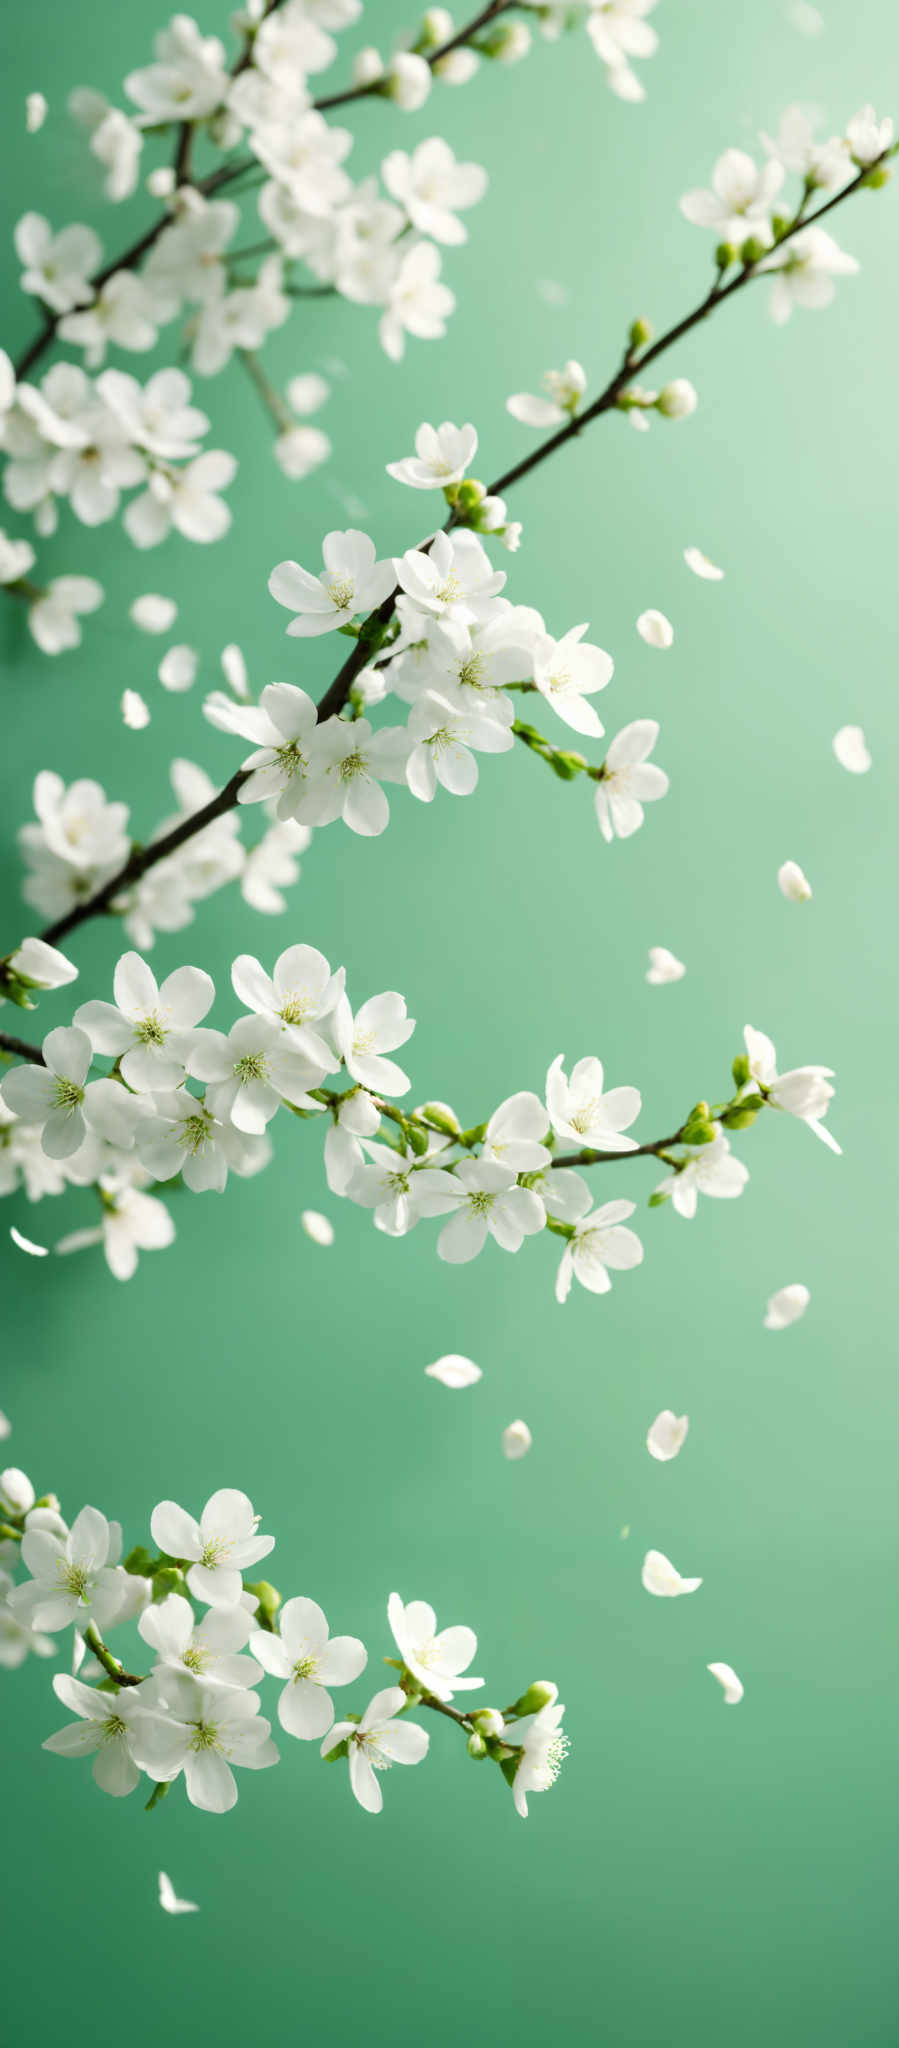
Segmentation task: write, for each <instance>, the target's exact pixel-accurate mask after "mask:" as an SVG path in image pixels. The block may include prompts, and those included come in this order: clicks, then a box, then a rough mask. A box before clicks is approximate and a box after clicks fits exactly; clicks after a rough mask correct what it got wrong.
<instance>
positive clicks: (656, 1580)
mask: <svg viewBox="0 0 899 2048" xmlns="http://www.w3.org/2000/svg"><path fill="white" fill-rule="evenodd" d="M641 1578H642V1581H643V1585H644V1586H645V1588H646V1591H647V1593H654V1594H655V1595H656V1598H657V1599H662V1600H675V1599H677V1597H678V1595H679V1594H681V1593H695V1592H696V1591H697V1589H698V1588H699V1587H700V1586H701V1585H702V1580H701V1579H682V1578H681V1575H680V1572H678V1571H675V1568H674V1566H673V1564H672V1563H671V1560H670V1558H667V1557H665V1556H664V1555H663V1553H662V1551H661V1550H647V1552H646V1556H645V1557H644V1559H643V1570H642V1572H641Z"/></svg>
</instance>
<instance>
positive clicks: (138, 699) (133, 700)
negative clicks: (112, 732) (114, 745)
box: [122, 690, 150, 732]
mask: <svg viewBox="0 0 899 2048" xmlns="http://www.w3.org/2000/svg"><path fill="white" fill-rule="evenodd" d="M122 718H123V720H124V722H125V724H126V725H129V726H130V727H131V730H132V732H142V731H143V729H144V726H145V725H149V723H150V711H149V707H148V705H146V704H145V703H144V700H143V697H142V696H141V694H140V691H139V690H123V691H122Z"/></svg>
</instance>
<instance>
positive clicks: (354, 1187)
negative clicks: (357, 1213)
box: [345, 1139, 455, 1237]
mask: <svg viewBox="0 0 899 2048" xmlns="http://www.w3.org/2000/svg"><path fill="white" fill-rule="evenodd" d="M364 1143H365V1151H366V1153H367V1154H368V1160H369V1162H370V1163H368V1164H366V1163H364V1162H363V1163H360V1164H359V1165H358V1166H357V1167H356V1169H355V1171H354V1173H353V1175H352V1178H351V1179H350V1181H349V1182H348V1184H347V1187H346V1189H345V1193H346V1194H347V1195H348V1196H349V1198H350V1201H351V1202H358V1203H359V1204H360V1205H361V1207H363V1208H366V1209H373V1210H374V1212H375V1223H376V1225H377V1228H378V1229H379V1230H383V1231H384V1232H385V1233H386V1235H387V1236H388V1237H405V1235H406V1233H407V1231H409V1230H412V1229H413V1228H414V1226H415V1224H416V1223H417V1222H418V1221H419V1219H420V1218H421V1217H422V1216H441V1215H445V1214H446V1212H447V1210H448V1209H450V1208H452V1207H454V1205H455V1204H454V1195H455V1190H454V1184H453V1176H452V1174H448V1173H441V1172H440V1171H439V1170H438V1171H433V1170H432V1169H431V1168H430V1167H427V1166H421V1165H419V1163H418V1160H417V1158H416V1155H415V1153H414V1152H405V1153H399V1152H395V1151H393V1149H392V1148H391V1146H389V1145H376V1144H373V1143H372V1141H371V1139H366V1140H365V1141H364Z"/></svg>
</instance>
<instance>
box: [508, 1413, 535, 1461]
mask: <svg viewBox="0 0 899 2048" xmlns="http://www.w3.org/2000/svg"><path fill="white" fill-rule="evenodd" d="M533 1441H534V1439H533V1437H532V1435H531V1432H530V1430H529V1428H528V1426H527V1423H526V1422H521V1421H518V1422H510V1423H509V1426H508V1429H504V1430H503V1457H504V1458H511V1459H513V1460H514V1459H516V1458H524V1457H526V1456H527V1453H528V1451H529V1450H530V1448H531V1445H532V1443H533Z"/></svg>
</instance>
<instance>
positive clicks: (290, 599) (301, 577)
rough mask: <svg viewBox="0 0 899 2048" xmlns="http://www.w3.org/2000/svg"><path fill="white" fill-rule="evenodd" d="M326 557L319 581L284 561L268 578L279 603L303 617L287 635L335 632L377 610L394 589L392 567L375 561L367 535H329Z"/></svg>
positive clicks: (388, 562) (352, 532)
mask: <svg viewBox="0 0 899 2048" xmlns="http://www.w3.org/2000/svg"><path fill="white" fill-rule="evenodd" d="M322 554H323V556H324V563H325V566H324V570H323V572H322V574H321V575H320V576H310V574H309V572H308V570H307V569H301V568H300V565H299V563H298V562H279V563H278V565H277V567H276V568H275V569H273V570H272V573H271V575H270V577H269V579H268V587H269V590H270V591H271V594H272V596H273V598H274V599H275V600H276V602H277V603H278V604H283V605H285V606H286V607H287V610H288V611H293V612H296V613H297V614H298V616H297V617H296V618H293V619H291V621H290V625H289V626H288V628H287V631H288V633H291V634H301V635H306V636H308V635H309V634H318V633H331V632H335V631H336V630H337V629H338V627H340V626H345V625H348V624H349V623H350V621H351V620H352V619H353V618H354V617H355V615H356V613H357V612H370V611H374V610H375V609H376V607H377V606H378V605H379V604H381V603H382V602H383V600H384V598H385V597H389V595H390V592H391V591H392V589H393V587H394V582H395V580H396V579H395V576H394V566H393V562H392V561H391V560H390V559H389V558H388V559H387V560H385V561H383V562H376V560H375V547H374V542H373V541H372V540H369V537H368V534H367V533H359V532H358V531H357V530H356V529H355V528H350V529H349V530H348V531H347V532H346V533H339V532H335V533H328V534H326V535H325V539H324V542H323V544H322Z"/></svg>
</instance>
